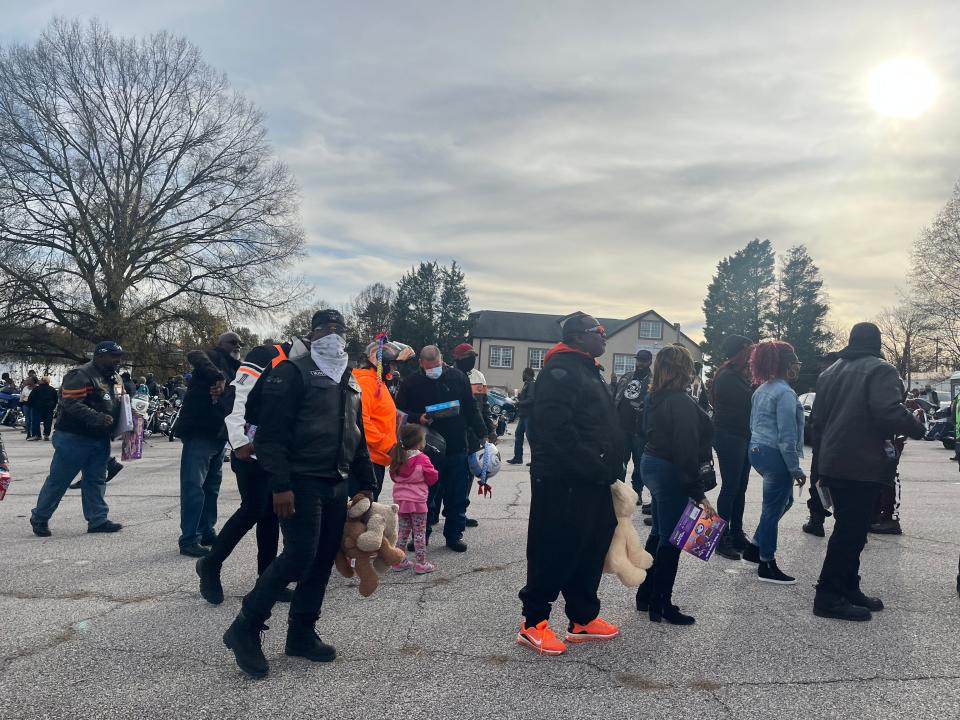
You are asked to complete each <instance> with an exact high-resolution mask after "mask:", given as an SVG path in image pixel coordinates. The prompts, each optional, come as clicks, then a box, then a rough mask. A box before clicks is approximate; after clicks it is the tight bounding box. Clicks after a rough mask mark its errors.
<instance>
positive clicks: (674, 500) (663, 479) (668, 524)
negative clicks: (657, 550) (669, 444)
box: [640, 453, 690, 545]
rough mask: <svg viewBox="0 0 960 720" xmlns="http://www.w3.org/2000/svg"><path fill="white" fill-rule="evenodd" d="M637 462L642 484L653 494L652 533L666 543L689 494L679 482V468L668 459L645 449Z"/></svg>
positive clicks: (651, 506) (662, 542)
mask: <svg viewBox="0 0 960 720" xmlns="http://www.w3.org/2000/svg"><path fill="white" fill-rule="evenodd" d="M640 465H641V472H642V473H643V484H644V485H646V486H647V488H648V489H649V490H650V494H651V495H652V496H653V502H652V503H651V504H650V511H651V515H652V517H653V527H652V528H651V535H652V536H654V537H659V538H660V544H661V545H663V544H668V543H669V542H670V536H671V535H672V534H673V530H674V528H676V527H677V523H678V522H679V521H680V516H681V515H683V511H684V509H685V508H686V507H687V502H689V500H690V498H689V497H688V496H687V494H686V493H685V492H684V491H683V489H682V487H681V485H680V471H679V470H678V469H677V466H676V465H674V464H673V463H672V462H670V461H669V460H664V459H662V458H658V457H656V456H654V455H651V454H650V453H644V455H643V459H642V460H641V461H640Z"/></svg>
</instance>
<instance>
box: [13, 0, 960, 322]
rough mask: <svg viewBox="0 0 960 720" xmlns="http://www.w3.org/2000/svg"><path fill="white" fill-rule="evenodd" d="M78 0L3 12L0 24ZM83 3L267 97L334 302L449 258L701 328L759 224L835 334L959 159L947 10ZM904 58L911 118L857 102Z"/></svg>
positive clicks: (882, 287) (903, 264)
mask: <svg viewBox="0 0 960 720" xmlns="http://www.w3.org/2000/svg"><path fill="white" fill-rule="evenodd" d="M74 5H75V4H74V3H67V2H66V1H65V0H60V1H58V2H46V3H44V2H38V3H34V4H33V6H32V9H31V11H30V12H28V13H24V14H16V13H7V14H5V15H6V16H8V17H10V18H11V24H10V25H9V26H8V27H7V28H6V29H5V30H3V31H0V32H2V33H4V34H3V35H0V39H2V40H5V41H9V40H11V39H14V40H23V39H28V38H30V37H32V36H34V35H36V34H37V32H39V30H40V28H41V27H42V25H43V23H44V22H45V20H46V18H47V17H49V15H50V14H52V13H53V12H61V13H71V12H75V10H74V9H73V8H74ZM83 6H84V12H85V13H89V14H91V15H93V14H99V15H100V17H101V18H103V19H105V20H107V21H108V22H110V23H111V24H113V25H115V27H116V28H117V29H118V30H121V31H123V32H140V33H143V32H150V31H153V30H155V29H157V28H160V27H165V28H168V29H171V30H173V31H175V32H181V33H183V34H186V35H187V36H188V37H190V38H191V39H192V40H194V41H195V42H196V43H197V44H198V45H199V46H200V47H201V49H202V50H203V52H204V54H205V56H206V57H207V59H208V60H209V61H210V62H211V63H212V64H214V65H215V66H217V67H218V68H221V69H223V70H225V71H226V72H227V73H228V74H229V75H230V77H231V79H232V80H233V82H234V84H235V85H236V86H237V87H238V88H239V89H241V90H242V91H243V92H244V93H245V94H247V95H248V96H249V97H251V98H252V99H253V100H254V101H255V102H257V103H258V104H259V105H260V106H261V107H262V108H263V109H264V110H265V112H266V114H267V117H268V125H269V128H270V132H271V137H272V139H273V141H274V144H275V147H276V149H277V152H278V154H279V155H280V156H281V157H282V158H283V159H284V161H285V162H287V163H288V164H289V166H290V167H291V169H292V170H293V171H294V173H295V174H296V176H297V179H298V182H299V183H300V185H301V188H302V191H303V208H302V214H303V218H304V222H305V225H306V228H307V233H308V238H309V242H310V244H311V253H310V257H309V258H308V260H307V261H306V262H305V263H304V265H303V266H302V267H301V268H300V269H301V270H302V271H303V272H304V273H305V274H306V275H307V276H308V277H309V278H310V279H312V280H313V281H315V282H316V283H317V285H318V287H319V293H320V294H321V295H322V296H324V297H327V298H329V299H332V300H333V299H339V300H346V299H348V298H349V297H350V296H351V295H353V294H355V293H356V292H357V291H358V290H359V289H360V288H361V287H362V286H363V285H365V284H367V283H370V282H374V281H377V280H379V281H385V282H391V281H394V280H396V279H397V278H398V277H399V275H400V274H401V273H402V272H403V271H404V270H406V269H407V268H409V267H410V266H411V265H412V264H414V263H415V262H417V261H419V260H421V259H434V258H436V259H439V260H441V261H443V262H448V261H449V260H450V259H452V258H456V259H457V260H458V261H459V262H460V263H461V264H462V265H463V267H464V269H465V271H466V273H467V279H468V284H469V286H470V291H471V299H472V305H473V307H474V309H483V308H498V309H513V310H530V311H554V312H565V311H567V310H569V309H571V308H572V307H573V306H577V307H583V308H584V309H588V310H590V311H593V312H595V313H597V314H601V315H605V316H617V315H622V316H624V317H627V316H629V315H632V314H634V313H635V312H637V311H639V310H642V309H647V308H650V307H653V308H656V309H657V310H659V311H660V312H661V313H663V314H664V315H665V316H667V317H668V318H669V319H670V320H671V321H679V322H681V323H682V324H683V325H684V328H689V329H690V331H691V332H692V333H693V334H696V329H697V328H699V327H700V326H701V325H702V321H703V318H702V313H701V309H700V306H701V303H702V299H703V295H704V293H705V288H706V285H707V283H708V282H709V280H710V277H711V275H712V274H713V272H714V270H715V266H716V263H717V261H718V260H719V258H720V257H722V256H724V255H727V254H729V253H731V252H733V251H735V250H736V249H737V248H739V247H741V246H742V245H744V244H745V243H746V242H748V241H749V240H751V239H753V238H754V237H760V238H769V239H770V240H771V241H772V242H773V243H774V246H775V247H776V248H777V249H779V250H785V249H787V248H788V247H789V246H791V245H794V244H797V243H805V244H807V245H808V247H809V248H810V250H811V253H812V254H813V256H814V258H815V260H816V261H817V262H818V264H819V265H820V267H821V269H822V271H823V274H824V277H825V280H826V285H827V289H828V290H829V293H830V296H831V299H832V301H833V304H834V310H835V313H836V315H837V316H838V318H839V319H840V320H841V322H844V323H846V324H850V323H852V322H853V321H855V320H857V319H861V318H863V317H869V316H871V315H873V314H875V312H876V310H877V309H878V308H879V306H881V305H883V304H889V302H890V301H891V299H892V297H893V295H894V289H895V287H896V286H897V285H902V284H903V283H904V282H905V280H906V277H907V275H908V253H909V248H910V244H911V242H912V240H913V238H914V237H915V236H916V234H917V232H918V231H919V229H920V228H921V227H922V226H923V225H924V224H925V223H927V222H928V221H929V220H930V219H931V218H932V217H933V215H934V213H935V212H936V210H937V208H938V207H939V205H940V204H942V202H944V201H945V199H946V198H947V197H948V195H949V193H950V189H951V186H952V184H953V182H954V179H955V175H956V174H957V167H958V157H957V156H958V150H957V143H956V134H957V131H956V130H955V128H954V126H955V123H954V122H953V118H954V117H956V115H957V113H956V110H958V108H957V106H956V104H957V101H956V100H955V95H956V93H955V92H953V90H954V89H955V87H956V77H957V74H958V72H960V56H958V52H960V51H958V50H957V48H956V43H955V42H954V38H953V34H952V33H951V32H950V28H953V27H956V26H957V20H958V19H960V17H958V16H960V6H957V5H956V3H951V2H930V3H925V4H924V5H923V6H922V7H919V6H918V7H915V6H906V5H902V4H900V3H892V2H886V3H882V2H869V3H868V2H850V3H843V4H838V3H827V2H820V3H804V4H803V5H802V7H800V6H796V7H788V6H785V5H783V4H771V3H760V2H743V3H737V4H736V5H734V6H731V5H728V4H723V5H722V6H721V5H719V4H718V5H716V6H714V5H710V4H705V3H694V2H678V3H671V4H669V6H668V5H660V6H651V5H649V4H639V3H637V4H626V3H618V2H596V3H570V2H557V3H551V4H550V6H549V11H545V10H544V7H545V6H543V5H536V4H517V3H505V2H492V3H482V4H478V3H465V2H449V3H443V4H439V3H433V2H430V3H427V2H410V3H402V4H400V3H387V2H382V3H377V2H373V3H354V4H349V5H348V4H343V3H333V2H321V3H313V2H306V0H302V1H299V2H285V3H278V4H276V5H275V6H271V7H267V6H266V5H264V4H261V3H255V2H240V3H238V2H231V3H227V2H213V3H187V2H179V1H177V2H168V3H164V4H163V5H162V6H155V7H150V8H144V7H140V6H139V4H130V3H121V2H119V1H118V0H109V1H108V0H103V2H85V3H83ZM135 6H136V7H135ZM902 54H908V55H915V56H917V57H919V58H921V59H923V60H926V61H927V62H928V63H929V64H930V65H931V67H932V68H933V69H934V72H935V73H936V74H937V75H938V77H939V79H940V82H941V85H942V91H941V97H940V99H939V101H938V103H937V105H936V106H935V107H934V108H933V110H932V111H931V112H930V113H928V114H927V115H925V116H923V117H921V118H919V119H918V120H916V121H913V122H894V121H890V120H887V119H884V118H880V117H878V116H876V114H875V113H874V112H873V111H872V110H871V109H870V107H869V106H868V104H867V100H866V93H865V85H864V84H865V78H866V75H867V73H868V72H869V70H870V68H871V67H873V66H875V65H877V64H879V63H880V62H882V61H883V60H885V59H887V58H888V57H891V56H895V55H902Z"/></svg>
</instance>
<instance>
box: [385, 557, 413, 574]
mask: <svg viewBox="0 0 960 720" xmlns="http://www.w3.org/2000/svg"><path fill="white" fill-rule="evenodd" d="M412 567H413V560H411V559H410V558H405V559H404V560H403V562H398V563H397V564H396V565H391V566H390V569H391V570H393V571H394V572H403V571H404V570H409V569H410V568H412Z"/></svg>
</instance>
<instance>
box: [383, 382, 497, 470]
mask: <svg viewBox="0 0 960 720" xmlns="http://www.w3.org/2000/svg"><path fill="white" fill-rule="evenodd" d="M452 400H459V401H460V413H459V414H458V415H453V416H451V417H442V418H436V419H435V420H433V422H432V423H430V429H431V430H435V431H436V432H438V433H439V434H440V435H442V436H443V439H444V440H445V441H446V443H447V453H448V454H451V455H452V454H455V453H462V452H465V451H469V452H473V451H475V450H478V449H479V444H478V442H479V438H483V437H486V436H487V435H489V433H490V430H489V428H488V427H487V424H486V423H485V422H484V420H483V418H482V417H481V415H480V410H479V408H478V407H477V403H476V400H475V398H474V396H473V389H472V388H471V386H470V380H469V378H467V376H466V375H465V374H463V373H462V372H461V371H460V370H457V368H454V367H450V366H449V365H444V366H443V374H442V375H440V377H439V378H437V379H436V380H431V379H430V378H428V377H427V376H426V375H424V373H423V370H419V371H418V372H417V373H416V374H415V375H410V376H408V377H405V378H404V379H403V382H402V383H401V384H400V392H398V393H397V409H398V410H400V411H402V412H405V413H407V415H408V416H409V417H408V418H407V422H411V423H418V422H420V416H421V415H423V413H424V412H425V408H426V407H427V405H437V404H439V403H443V402H450V401H452ZM468 430H470V433H471V435H472V436H473V437H472V439H471V440H470V441H468V438H467V431H468ZM468 445H469V447H468Z"/></svg>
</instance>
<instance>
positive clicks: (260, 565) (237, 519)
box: [207, 458, 280, 575]
mask: <svg viewBox="0 0 960 720" xmlns="http://www.w3.org/2000/svg"><path fill="white" fill-rule="evenodd" d="M230 467H231V468H233V472H234V474H235V475H236V476H237V488H238V489H239V490H240V507H238V508H237V511H236V512H235V513H234V514H233V515H231V516H230V519H229V520H227V522H226V523H224V525H223V528H222V529H221V530H220V534H219V535H217V539H216V540H215V541H214V543H213V547H212V548H211V549H210V554H209V555H207V560H208V561H209V562H211V563H214V564H216V565H218V566H219V565H222V564H223V561H224V560H226V559H227V558H228V557H230V553H232V552H233V549H234V548H235V547H236V546H237V543H239V542H240V540H242V539H243V536H244V535H246V534H247V533H248V532H250V529H251V528H252V527H253V526H254V525H256V526H257V574H258V575H263V573H264V571H265V570H266V569H267V566H268V565H269V564H270V563H272V562H273V559H274V558H275V557H276V556H277V547H278V545H279V544H280V521H279V520H277V516H276V515H274V513H273V494H272V493H271V492H270V482H269V479H268V477H267V473H266V472H265V471H264V469H263V467H262V466H261V465H260V463H259V462H245V461H243V460H237V459H236V458H231V459H230Z"/></svg>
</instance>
